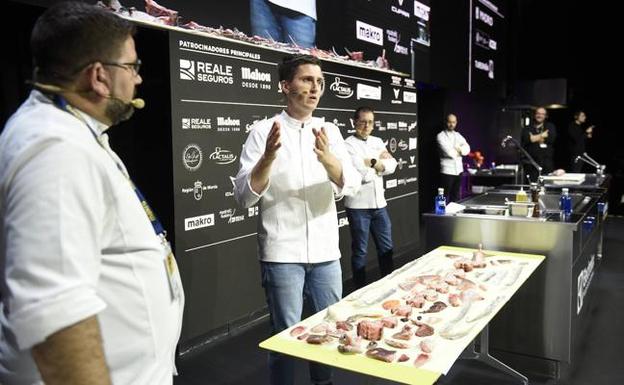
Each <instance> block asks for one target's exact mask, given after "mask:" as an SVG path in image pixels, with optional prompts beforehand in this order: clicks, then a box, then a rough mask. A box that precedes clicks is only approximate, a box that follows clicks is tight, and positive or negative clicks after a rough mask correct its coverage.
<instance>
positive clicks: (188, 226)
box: [184, 214, 214, 231]
mask: <svg viewBox="0 0 624 385" xmlns="http://www.w3.org/2000/svg"><path fill="white" fill-rule="evenodd" d="M210 226H214V214H206V215H200V216H197V217H191V218H184V231H191V230H197V229H201V228H204V227H210Z"/></svg>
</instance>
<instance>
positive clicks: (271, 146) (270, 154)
mask: <svg viewBox="0 0 624 385" xmlns="http://www.w3.org/2000/svg"><path fill="white" fill-rule="evenodd" d="M280 136H281V133H280V124H279V122H278V121H275V122H274V123H273V127H271V131H269V136H268V137H267V141H266V145H265V148H264V158H265V159H266V160H268V161H272V160H274V159H275V157H276V156H277V150H279V148H280V147H281V146H282V142H281V141H280Z"/></svg>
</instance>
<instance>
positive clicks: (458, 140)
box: [436, 114, 470, 202]
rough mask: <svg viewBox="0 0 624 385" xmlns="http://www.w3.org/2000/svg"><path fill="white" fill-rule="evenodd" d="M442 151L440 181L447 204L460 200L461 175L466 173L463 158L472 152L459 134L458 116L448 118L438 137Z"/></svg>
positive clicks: (451, 115) (450, 115)
mask: <svg viewBox="0 0 624 385" xmlns="http://www.w3.org/2000/svg"><path fill="white" fill-rule="evenodd" d="M436 140H437V142H438V149H439V151H440V181H441V185H442V187H443V188H444V194H445V195H446V198H447V202H456V201H458V200H459V199H460V193H459V189H460V186H461V177H460V175H461V173H462V172H463V171H464V165H463V163H462V157H463V156H466V155H468V153H469V152H470V145H469V144H468V142H467V141H466V139H465V138H464V137H463V136H462V134H460V133H459V132H457V116H455V115H454V114H448V115H447V116H446V128H445V129H444V130H442V131H440V132H439V133H438V136H437V137H436Z"/></svg>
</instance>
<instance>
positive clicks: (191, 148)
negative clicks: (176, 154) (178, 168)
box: [182, 143, 203, 171]
mask: <svg viewBox="0 0 624 385" xmlns="http://www.w3.org/2000/svg"><path fill="white" fill-rule="evenodd" d="M202 159H203V157H202V150H201V148H200V147H199V145H197V144H195V143H191V144H189V145H188V146H186V147H184V151H183V152H182V162H183V163H184V167H186V169H187V170H189V171H197V170H198V169H199V167H200V166H201V164H202Z"/></svg>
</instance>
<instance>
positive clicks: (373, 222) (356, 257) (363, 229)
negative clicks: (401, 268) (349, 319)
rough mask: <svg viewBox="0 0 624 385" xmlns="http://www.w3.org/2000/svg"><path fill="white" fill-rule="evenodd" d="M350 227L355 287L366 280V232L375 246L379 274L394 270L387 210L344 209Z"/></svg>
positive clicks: (390, 229)
mask: <svg viewBox="0 0 624 385" xmlns="http://www.w3.org/2000/svg"><path fill="white" fill-rule="evenodd" d="M346 211H347V218H348V219H349V226H350V228H351V268H352V269H353V280H354V283H355V286H356V287H362V286H364V284H365V282H366V273H365V271H366V255H367V254H368V234H369V233H370V234H372V236H373V242H375V247H376V248H377V259H378V261H379V270H380V271H381V275H382V276H385V275H387V274H389V273H390V272H392V270H394V265H393V263H392V254H393V249H394V246H393V244H392V225H391V223H390V217H389V216H388V210H387V209H386V208H385V207H384V208H381V209H346Z"/></svg>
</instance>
